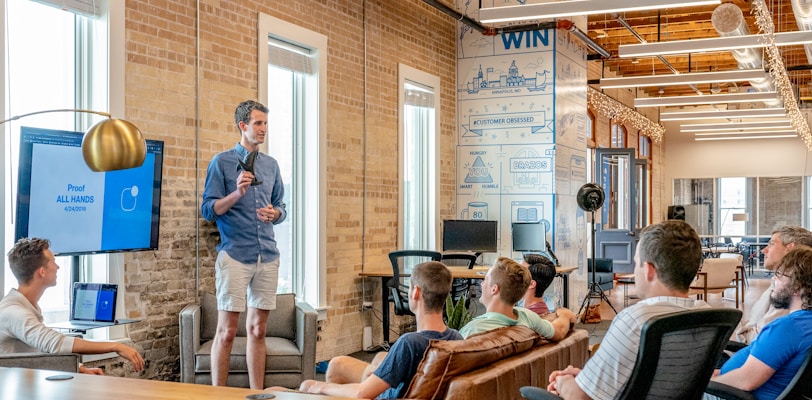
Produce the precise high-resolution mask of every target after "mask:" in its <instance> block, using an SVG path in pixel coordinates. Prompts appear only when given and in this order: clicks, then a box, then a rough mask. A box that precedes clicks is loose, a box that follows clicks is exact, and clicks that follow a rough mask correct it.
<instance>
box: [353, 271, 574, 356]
mask: <svg viewBox="0 0 812 400" xmlns="http://www.w3.org/2000/svg"><path fill="white" fill-rule="evenodd" d="M489 268H490V267H489V266H484V265H479V266H475V267H474V268H472V269H468V268H458V267H452V268H449V269H450V270H451V277H453V278H461V279H485V273H487V272H488V269H489ZM576 269H578V267H556V269H555V276H557V277H560V278H561V279H562V281H563V283H564V285H563V287H564V290H563V293H562V294H563V297H564V299H563V306H564V307H568V306H569V300H568V299H569V279H568V275H569V274H570V273H571V272H572V271H575V270H576ZM359 275H361V276H362V277H368V278H381V299H382V300H381V301H382V302H383V304H382V305H381V325H382V326H383V342H384V343H386V344H389V281H390V280H391V279H392V276H393V273H392V268H391V267H390V268H387V269H383V268H380V269H370V270H368V271H363V272H361V273H360V274H359ZM403 276H406V277H408V276H409V274H403Z"/></svg>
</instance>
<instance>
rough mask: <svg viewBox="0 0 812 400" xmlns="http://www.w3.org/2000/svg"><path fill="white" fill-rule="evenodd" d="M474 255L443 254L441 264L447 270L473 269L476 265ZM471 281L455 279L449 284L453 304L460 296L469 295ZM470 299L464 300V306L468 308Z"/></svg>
mask: <svg viewBox="0 0 812 400" xmlns="http://www.w3.org/2000/svg"><path fill="white" fill-rule="evenodd" d="M476 258H477V257H476V255H474V254H466V253H448V254H443V257H442V260H441V261H442V262H443V263H444V264H445V265H446V266H447V267H449V268H467V269H474V265H475V264H476ZM471 281H472V280H471V279H465V278H455V279H454V280H453V281H452V283H451V299H453V300H454V303H456V302H457V300H459V298H460V296H462V295H467V294H468V293H470V290H469V289H470V288H471V285H472V282H471ZM469 302H470V298H468V299H466V300H465V306H466V307H468V304H469Z"/></svg>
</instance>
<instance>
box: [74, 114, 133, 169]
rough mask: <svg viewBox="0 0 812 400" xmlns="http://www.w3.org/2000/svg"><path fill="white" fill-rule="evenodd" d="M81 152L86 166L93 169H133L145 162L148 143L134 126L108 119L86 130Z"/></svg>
mask: <svg viewBox="0 0 812 400" xmlns="http://www.w3.org/2000/svg"><path fill="white" fill-rule="evenodd" d="M82 155H83V156H84V159H85V163H86V164H87V166H88V167H89V168H90V169H92V170H93V171H96V172H101V171H115V170H120V169H128V168H135V167H140V166H141V165H142V164H143V163H144V159H145V158H146V156H147V144H146V141H145V140H144V135H142V134H141V131H140V130H138V128H137V127H136V126H135V125H133V124H132V123H130V122H128V121H125V120H122V119H112V118H111V119H106V120H104V121H101V122H99V123H98V124H96V125H93V126H91V127H90V129H88V130H87V132H85V136H84V137H83V138H82Z"/></svg>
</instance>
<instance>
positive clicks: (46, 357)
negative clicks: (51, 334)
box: [0, 353, 79, 372]
mask: <svg viewBox="0 0 812 400" xmlns="http://www.w3.org/2000/svg"><path fill="white" fill-rule="evenodd" d="M0 367H17V368H30V369H47V370H52V371H65V372H79V355H78V354H75V353H60V354H50V353H5V354H0Z"/></svg>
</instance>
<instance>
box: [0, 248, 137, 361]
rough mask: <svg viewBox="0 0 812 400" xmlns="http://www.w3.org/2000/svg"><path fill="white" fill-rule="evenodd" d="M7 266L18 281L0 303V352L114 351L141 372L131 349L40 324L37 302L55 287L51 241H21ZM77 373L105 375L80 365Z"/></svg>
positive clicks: (94, 352)
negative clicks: (63, 332)
mask: <svg viewBox="0 0 812 400" xmlns="http://www.w3.org/2000/svg"><path fill="white" fill-rule="evenodd" d="M8 264H9V266H10V267H11V272H12V273H13V274H14V277H15V278H17V283H18V287H17V289H11V290H10V291H9V292H8V294H7V295H6V297H3V300H0V353H36V352H43V353H78V354H103V353H110V352H116V353H118V355H120V356H121V357H124V358H126V359H128V360H130V362H131V363H132V364H133V368H134V369H135V370H136V371H141V370H142V369H144V359H143V358H142V357H141V354H138V351H136V350H135V349H133V348H132V347H129V346H126V345H124V344H121V343H116V342H96V341H92V342H91V341H88V340H83V339H79V338H77V337H73V336H65V335H63V334H61V333H59V332H57V331H55V330H53V329H51V328H48V327H47V326H45V324H44V323H42V321H43V318H42V310H40V308H39V305H38V303H39V299H40V298H42V294H43V293H45V290H46V289H48V288H49V287H52V286H54V285H56V271H58V270H59V265H57V264H56V259H55V258H54V253H52V252H51V249H50V242H48V240H46V239H38V238H31V239H25V238H24V239H20V240H18V241H17V243H15V244H14V247H13V248H12V249H11V251H9V252H8ZM79 372H81V373H84V374H92V375H104V372H103V371H102V370H101V369H100V368H86V367H85V366H84V365H81V364H80V365H79Z"/></svg>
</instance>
